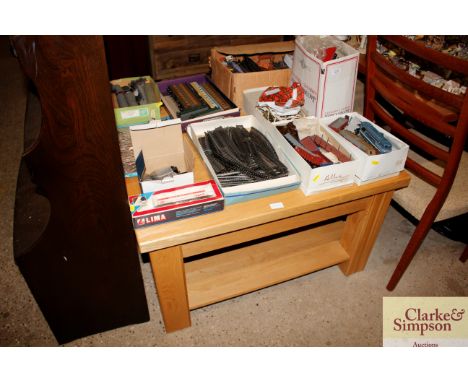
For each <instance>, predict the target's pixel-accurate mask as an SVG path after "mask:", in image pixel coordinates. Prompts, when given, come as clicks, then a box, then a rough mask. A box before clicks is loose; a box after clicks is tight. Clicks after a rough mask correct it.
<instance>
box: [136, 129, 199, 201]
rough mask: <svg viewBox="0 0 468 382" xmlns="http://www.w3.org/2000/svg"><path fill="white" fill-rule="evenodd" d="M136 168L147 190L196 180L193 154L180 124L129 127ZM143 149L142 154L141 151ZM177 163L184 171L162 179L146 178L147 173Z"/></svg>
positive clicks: (160, 188) (156, 189) (176, 185)
mask: <svg viewBox="0 0 468 382" xmlns="http://www.w3.org/2000/svg"><path fill="white" fill-rule="evenodd" d="M130 136H131V139H132V144H133V151H134V154H135V156H136V158H135V161H136V170H137V174H138V177H139V180H140V184H141V189H142V191H143V192H144V193H146V192H153V191H159V190H163V189H167V188H173V187H179V186H183V185H188V184H192V183H193V182H194V175H193V167H194V157H193V154H192V150H191V148H190V147H189V146H188V143H187V142H186V141H185V140H184V138H183V136H182V131H181V129H180V125H179V124H175V125H169V126H164V127H157V128H151V129H141V127H140V126H136V127H133V126H132V127H130ZM140 153H142V154H143V155H140ZM170 166H176V167H177V168H178V170H179V172H181V174H178V175H174V176H173V177H168V178H165V179H163V180H146V181H144V180H143V176H144V173H145V172H146V173H151V172H153V171H155V170H160V169H162V168H165V167H170Z"/></svg>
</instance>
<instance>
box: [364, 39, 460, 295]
mask: <svg viewBox="0 0 468 382" xmlns="http://www.w3.org/2000/svg"><path fill="white" fill-rule="evenodd" d="M380 39H382V40H386V41H388V42H390V43H392V44H394V45H396V46H398V47H400V48H403V49H404V50H405V52H407V53H410V54H412V55H413V56H417V57H419V58H421V59H424V60H426V61H429V62H431V63H433V64H435V65H438V66H440V67H443V68H447V69H449V70H452V71H454V72H457V73H460V74H461V75H464V76H466V75H468V61H464V60H462V59H459V58H456V57H453V56H449V55H447V54H444V53H441V52H439V51H436V50H434V49H431V48H426V47H425V46H424V45H423V44H422V43H420V42H417V41H411V40H410V39H408V38H406V37H403V36H379V40H380ZM376 43H377V36H369V37H368V45H367V77H366V96H365V109H364V114H365V116H366V117H367V118H369V119H370V120H375V119H376V118H378V119H379V121H380V122H382V124H383V125H387V126H388V127H389V128H390V130H391V132H392V133H393V134H395V135H398V136H399V137H400V138H401V139H402V140H404V141H405V142H407V143H408V144H409V145H410V150H411V151H415V152H417V154H415V155H408V159H407V161H406V168H407V169H408V170H409V171H410V172H411V173H412V174H414V175H415V176H417V177H418V178H420V179H422V180H424V181H425V182H427V183H428V184H429V185H431V186H433V187H435V193H434V196H433V197H432V199H430V201H429V202H428V204H427V206H426V208H425V210H424V212H423V213H422V216H421V217H420V218H419V223H418V224H417V226H416V229H415V231H414V233H413V235H412V237H411V239H410V241H409V243H408V245H407V247H406V249H405V251H404V253H403V255H402V256H401V259H400V261H399V263H398V265H397V267H396V269H395V271H394V272H393V275H392V277H391V279H390V281H389V283H388V285H387V289H388V290H393V289H394V288H395V287H396V285H397V284H398V282H399V280H400V278H401V277H402V275H403V274H404V272H405V271H406V269H407V267H408V266H409V264H410V263H411V261H412V259H413V257H414V255H415V254H416V252H417V251H418V249H419V247H420V245H421V244H422V242H423V240H424V238H425V237H426V235H427V233H428V232H429V230H430V228H431V226H432V224H433V222H434V221H435V219H436V217H437V216H438V214H439V212H440V211H441V208H442V206H443V205H444V202H445V201H446V199H447V196H448V194H449V192H450V190H451V188H452V184H453V183H454V180H455V177H456V174H457V169H458V167H459V163H460V161H461V158H462V155H465V156H466V154H467V153H466V152H464V145H465V142H466V138H467V133H468V97H467V96H463V95H455V94H452V93H449V92H447V91H445V90H442V89H440V88H437V87H435V86H433V85H431V84H428V83H426V82H424V81H422V80H421V79H419V78H417V77H414V76H412V75H410V74H409V73H408V72H407V71H405V70H403V69H400V68H398V67H397V66H395V65H393V64H392V63H391V62H390V61H389V60H388V59H387V58H385V57H384V56H383V55H381V54H380V53H378V52H377V51H376ZM434 105H437V106H436V107H434ZM441 110H442V111H441ZM408 120H409V121H410V122H411V124H408V123H406V122H405V121H408ZM421 127H423V129H422V130H421ZM434 132H435V133H436V134H437V133H439V134H441V136H443V137H444V138H448V141H449V143H450V144H449V147H447V148H445V149H444V148H443V146H441V145H440V144H438V143H437V142H434V140H432V139H431V138H428V137H427V135H428V133H429V135H431V134H432V133H434ZM415 157H417V158H424V159H425V160H426V164H427V163H438V164H440V163H441V162H442V163H443V164H444V165H443V170H442V171H441V172H440V173H439V174H438V173H436V172H434V171H433V169H432V170H431V169H429V168H428V167H426V166H424V164H422V163H421V161H418V160H417V159H416V160H415ZM467 157H468V156H467ZM463 172H465V173H466V172H468V169H463ZM464 186H466V184H464ZM465 194H466V190H465ZM466 207H468V203H467V206H466ZM467 252H468V251H467V249H465V251H464V254H463V255H462V257H461V258H460V260H462V261H463V260H466V257H467V256H468V255H467Z"/></svg>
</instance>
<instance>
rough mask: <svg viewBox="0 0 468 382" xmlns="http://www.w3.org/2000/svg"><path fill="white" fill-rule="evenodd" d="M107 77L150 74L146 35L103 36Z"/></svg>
mask: <svg viewBox="0 0 468 382" xmlns="http://www.w3.org/2000/svg"><path fill="white" fill-rule="evenodd" d="M104 45H105V49H106V59H107V66H108V69H109V78H110V79H112V80H115V79H119V78H127V77H137V76H148V75H151V58H150V53H149V46H148V36H104Z"/></svg>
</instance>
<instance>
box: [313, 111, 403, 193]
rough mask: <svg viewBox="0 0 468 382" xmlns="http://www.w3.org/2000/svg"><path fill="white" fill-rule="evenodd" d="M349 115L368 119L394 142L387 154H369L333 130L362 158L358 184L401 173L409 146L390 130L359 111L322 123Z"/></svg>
mask: <svg viewBox="0 0 468 382" xmlns="http://www.w3.org/2000/svg"><path fill="white" fill-rule="evenodd" d="M345 115H349V116H350V118H358V119H360V120H361V121H366V122H369V123H372V125H373V126H374V127H375V128H376V129H377V130H378V131H379V132H381V133H383V135H384V136H385V138H387V139H388V140H389V141H390V143H391V144H392V151H391V152H389V153H386V154H378V155H367V154H366V153H365V152H363V151H361V150H360V149H358V148H357V147H356V146H354V145H353V144H352V143H351V142H349V141H348V140H346V139H345V138H343V137H342V136H341V135H339V134H338V133H336V132H335V131H332V133H333V134H334V135H335V136H336V139H337V140H339V142H340V143H341V144H342V145H343V146H344V147H346V148H347V149H348V150H350V151H352V152H353V154H355V155H356V156H357V157H358V158H360V159H361V161H360V165H359V167H358V169H357V171H356V179H355V182H356V183H357V184H362V183H364V182H367V181H371V180H377V179H382V178H386V177H390V176H395V175H398V174H399V173H400V171H402V170H403V169H404V167H405V162H406V157H407V156H408V150H409V146H408V145H407V144H406V143H405V142H403V141H401V140H400V139H398V138H396V137H395V136H393V135H392V134H390V133H389V132H388V131H386V130H384V129H382V128H381V127H380V126H377V125H376V124H375V123H373V122H371V121H369V120H368V119H367V118H364V117H363V116H362V115H360V114H359V113H354V112H353V113H346V114H342V115H336V116H333V117H329V118H322V119H320V124H321V125H323V126H328V125H329V124H330V123H332V122H333V121H334V120H335V119H337V118H339V117H344V116H345Z"/></svg>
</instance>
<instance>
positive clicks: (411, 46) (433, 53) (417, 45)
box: [381, 36, 468, 75]
mask: <svg viewBox="0 0 468 382" xmlns="http://www.w3.org/2000/svg"><path fill="white" fill-rule="evenodd" d="M381 38H383V39H385V40H387V41H389V42H391V43H393V44H395V45H397V46H399V47H400V48H403V49H404V50H406V51H407V52H410V53H412V54H414V55H415V56H418V57H420V58H423V59H425V60H427V61H430V62H432V63H434V64H436V65H439V66H440V67H442V68H447V69H450V70H453V71H455V72H457V73H460V74H464V75H468V62H467V61H466V60H463V59H461V58H457V57H454V56H450V55H448V54H446V53H442V52H439V51H438V50H435V49H432V48H427V47H425V46H424V44H423V43H422V42H417V41H411V40H410V39H409V38H407V37H404V36H381Z"/></svg>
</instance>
